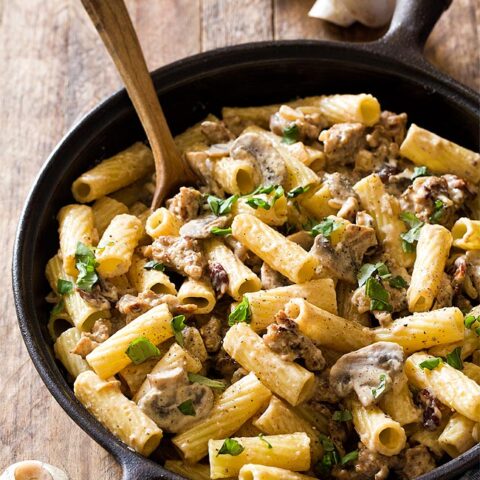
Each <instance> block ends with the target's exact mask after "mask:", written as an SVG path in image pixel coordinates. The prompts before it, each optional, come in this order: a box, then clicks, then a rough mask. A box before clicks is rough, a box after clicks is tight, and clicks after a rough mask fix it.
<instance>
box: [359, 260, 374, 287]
mask: <svg viewBox="0 0 480 480" xmlns="http://www.w3.org/2000/svg"><path fill="white" fill-rule="evenodd" d="M376 270H377V268H376V267H375V265H373V264H372V263H364V264H363V265H362V266H361V267H360V270H359V271H358V274H357V280H358V286H359V287H363V286H364V285H365V284H366V283H367V280H368V279H369V278H370V277H371V276H372V275H373V274H374V273H375V271H376Z"/></svg>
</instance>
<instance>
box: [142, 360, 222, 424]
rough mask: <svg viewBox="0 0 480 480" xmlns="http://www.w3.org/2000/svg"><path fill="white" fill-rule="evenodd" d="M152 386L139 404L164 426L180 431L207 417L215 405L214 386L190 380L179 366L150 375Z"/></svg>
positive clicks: (146, 412) (156, 421) (155, 420)
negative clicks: (212, 387) (211, 387)
mask: <svg viewBox="0 0 480 480" xmlns="http://www.w3.org/2000/svg"><path fill="white" fill-rule="evenodd" d="M148 380H149V382H150V389H149V390H148V391H147V393H146V394H145V395H144V396H143V397H142V398H140V400H139V401H138V406H139V407H140V408H141V409H142V410H143V412H144V413H145V414H146V415H148V416H149V417H150V418H151V419H152V420H153V421H154V422H155V423H156V424H157V425H158V426H159V427H160V428H161V429H162V430H165V431H167V432H173V433H177V432H181V431H183V430H185V429H186V428H187V427H189V426H190V425H192V424H193V423H195V422H198V421H199V420H201V419H202V418H205V417H206V416H207V415H208V413H209V412H210V410H211V409H212V407H213V400H214V398H213V393H212V390H211V389H210V388H209V387H207V386H205V385H200V384H199V383H190V382H189V380H188V376H187V372H186V371H185V370H184V369H183V368H180V367H177V368H171V369H168V370H163V371H160V372H158V373H154V374H152V375H148Z"/></svg>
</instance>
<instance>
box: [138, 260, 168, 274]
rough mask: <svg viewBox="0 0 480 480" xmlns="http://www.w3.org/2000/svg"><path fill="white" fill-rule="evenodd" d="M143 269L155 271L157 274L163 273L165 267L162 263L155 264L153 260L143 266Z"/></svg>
mask: <svg viewBox="0 0 480 480" xmlns="http://www.w3.org/2000/svg"><path fill="white" fill-rule="evenodd" d="M143 268H144V269H145V270H156V271H157V272H163V271H164V270H165V265H164V264H163V263H159V262H156V261H155V260H150V261H149V262H147V263H146V264H145V265H144V266H143Z"/></svg>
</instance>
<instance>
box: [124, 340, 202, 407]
mask: <svg viewBox="0 0 480 480" xmlns="http://www.w3.org/2000/svg"><path fill="white" fill-rule="evenodd" d="M177 367H179V368H182V369H185V370H186V371H187V372H189V373H197V372H199V371H200V370H201V369H202V364H201V363H200V361H199V360H198V359H197V358H195V357H193V356H192V355H190V354H189V353H188V352H187V351H186V350H185V349H184V348H182V347H181V346H180V345H178V343H173V344H172V345H170V347H169V348H168V351H167V352H166V353H165V355H163V356H162V358H161V359H160V360H158V358H157V363H156V364H155V365H154V366H153V368H152V370H151V371H150V372H149V373H150V374H155V373H157V372H161V371H162V370H172V369H174V368H177ZM149 388H150V381H149V380H148V377H146V378H145V379H144V381H143V383H142V384H141V385H140V388H139V389H138V391H137V392H136V394H135V397H134V398H133V401H134V402H135V403H138V402H139V400H140V399H141V398H142V397H143V396H144V395H145V394H146V393H147V392H148V390H149Z"/></svg>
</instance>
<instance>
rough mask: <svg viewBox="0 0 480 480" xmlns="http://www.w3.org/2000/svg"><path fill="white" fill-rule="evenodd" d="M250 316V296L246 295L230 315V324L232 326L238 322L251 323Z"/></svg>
mask: <svg viewBox="0 0 480 480" xmlns="http://www.w3.org/2000/svg"><path fill="white" fill-rule="evenodd" d="M250 317H251V311H250V303H249V302H248V298H247V297H245V296H244V297H243V299H242V301H241V302H240V303H239V304H238V305H237V306H236V307H235V310H233V311H232V313H230V315H229V316H228V324H229V325H230V326H231V327H232V326H233V325H235V324H237V323H242V322H243V323H250Z"/></svg>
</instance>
